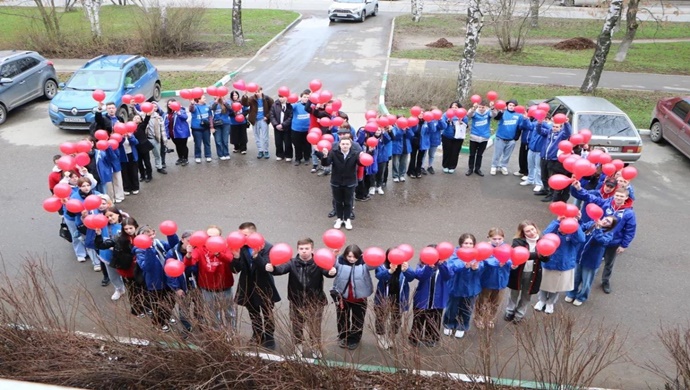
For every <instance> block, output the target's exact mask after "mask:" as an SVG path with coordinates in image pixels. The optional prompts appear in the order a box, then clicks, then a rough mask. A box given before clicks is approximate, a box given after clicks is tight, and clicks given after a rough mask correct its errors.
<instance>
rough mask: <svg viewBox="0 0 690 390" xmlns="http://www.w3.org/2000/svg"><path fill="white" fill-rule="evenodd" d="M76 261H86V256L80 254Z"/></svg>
mask: <svg viewBox="0 0 690 390" xmlns="http://www.w3.org/2000/svg"><path fill="white" fill-rule="evenodd" d="M77 261H78V262H80V263H83V262H85V261H86V257H81V256H80V257H77Z"/></svg>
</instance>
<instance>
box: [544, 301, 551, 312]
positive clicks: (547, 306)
mask: <svg viewBox="0 0 690 390" xmlns="http://www.w3.org/2000/svg"><path fill="white" fill-rule="evenodd" d="M544 313H546V314H553V305H552V304H549V303H547V304H546V308H545V309H544Z"/></svg>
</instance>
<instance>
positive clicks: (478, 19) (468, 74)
mask: <svg viewBox="0 0 690 390" xmlns="http://www.w3.org/2000/svg"><path fill="white" fill-rule="evenodd" d="M480 1H481V0H470V2H469V5H468V6H467V33H466V34H465V48H464V50H463V53H462V60H461V61H460V69H459V72H458V86H457V95H458V101H460V102H464V101H467V99H468V97H469V96H470V91H471V90H472V70H473V69H474V58H475V56H476V55H477V46H478V45H479V35H480V33H481V31H482V27H483V26H484V15H483V14H482V11H481V9H480V8H479V4H480Z"/></svg>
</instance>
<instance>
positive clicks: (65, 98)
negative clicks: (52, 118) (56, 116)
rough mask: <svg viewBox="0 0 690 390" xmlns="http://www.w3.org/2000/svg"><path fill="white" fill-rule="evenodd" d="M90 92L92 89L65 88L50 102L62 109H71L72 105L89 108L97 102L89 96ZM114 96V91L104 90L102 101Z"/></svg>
mask: <svg viewBox="0 0 690 390" xmlns="http://www.w3.org/2000/svg"><path fill="white" fill-rule="evenodd" d="M92 93H93V91H75V90H70V89H66V90H62V91H60V92H58V94H57V95H55V97H54V98H53V100H52V101H51V103H52V104H55V105H56V106H58V108H62V109H71V108H73V107H76V108H78V109H91V108H93V107H95V106H96V105H97V104H98V103H96V101H94V100H93V97H91V94H92ZM114 96H115V93H114V92H106V93H105V99H104V100H103V101H104V102H109V101H112V100H113V98H114Z"/></svg>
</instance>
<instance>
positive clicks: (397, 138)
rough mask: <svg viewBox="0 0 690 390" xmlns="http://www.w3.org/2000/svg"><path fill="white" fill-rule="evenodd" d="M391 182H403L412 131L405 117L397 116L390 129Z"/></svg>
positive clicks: (410, 148)
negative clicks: (391, 145)
mask: <svg viewBox="0 0 690 390" xmlns="http://www.w3.org/2000/svg"><path fill="white" fill-rule="evenodd" d="M392 133H393V134H392V135H393V137H392V144H393V154H392V156H391V160H392V161H393V162H392V164H393V183H398V182H405V169H406V167H407V162H408V160H409V158H410V151H411V150H412V144H411V140H412V136H413V132H412V131H410V130H409V128H408V126H407V118H405V117H399V118H398V120H397V121H396V124H395V126H393V131H392Z"/></svg>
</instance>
